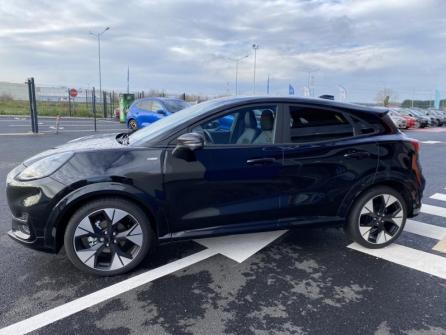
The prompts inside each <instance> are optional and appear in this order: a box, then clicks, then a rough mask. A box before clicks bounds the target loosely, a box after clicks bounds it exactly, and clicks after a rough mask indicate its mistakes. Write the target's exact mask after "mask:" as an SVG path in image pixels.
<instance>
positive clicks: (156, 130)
mask: <svg viewBox="0 0 446 335" xmlns="http://www.w3.org/2000/svg"><path fill="white" fill-rule="evenodd" d="M214 105H216V102H215V101H212V100H210V101H206V102H202V103H199V104H196V105H194V106H191V107H188V108H186V109H182V110H180V111H179V112H177V113H174V114H170V115H169V116H166V117H165V118H162V119H161V120H159V121H156V122H153V123H151V124H150V125H148V126H147V127H144V128H142V129H140V130H138V131H135V132H134V133H133V134H131V135H130V136H129V143H130V145H133V144H139V143H140V142H142V141H144V142H147V141H150V140H151V139H154V138H155V137H157V136H159V135H161V134H162V133H164V132H168V131H169V130H171V129H174V128H176V127H178V126H180V125H181V124H183V123H184V122H186V121H188V120H190V119H192V118H194V117H196V116H199V115H201V114H204V113H206V112H207V111H208V110H209V109H210V108H212V107H213V106H214Z"/></svg>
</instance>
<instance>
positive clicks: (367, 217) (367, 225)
mask: <svg viewBox="0 0 446 335" xmlns="http://www.w3.org/2000/svg"><path fill="white" fill-rule="evenodd" d="M406 218H407V208H406V203H405V201H404V199H403V197H402V196H401V194H399V192H397V191H396V190H394V189H392V188H390V187H384V186H383V187H376V188H373V189H370V190H369V191H367V192H365V193H364V194H362V195H361V196H360V197H359V198H358V199H357V200H356V202H355V203H354V205H353V207H352V210H351V211H350V215H349V217H348V221H347V223H346V231H347V233H348V235H349V236H350V237H351V238H352V239H353V240H354V241H355V242H357V243H359V244H361V245H362V246H365V247H367V248H373V249H377V248H383V247H385V246H387V245H389V244H391V243H392V242H393V241H395V240H396V239H397V238H398V236H399V235H400V234H401V232H402V231H403V229H404V225H405V223H406Z"/></svg>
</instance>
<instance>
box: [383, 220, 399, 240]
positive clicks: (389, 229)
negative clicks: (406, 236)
mask: <svg viewBox="0 0 446 335" xmlns="http://www.w3.org/2000/svg"><path fill="white" fill-rule="evenodd" d="M398 229H400V226H399V225H398V224H396V223H395V222H393V221H386V222H385V223H384V231H385V232H386V233H387V234H388V235H390V237H392V236H393V235H395V234H396V233H397V231H398Z"/></svg>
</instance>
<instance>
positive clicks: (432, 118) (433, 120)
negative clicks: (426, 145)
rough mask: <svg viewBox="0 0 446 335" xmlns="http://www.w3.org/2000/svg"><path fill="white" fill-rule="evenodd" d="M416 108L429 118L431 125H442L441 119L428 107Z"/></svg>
mask: <svg viewBox="0 0 446 335" xmlns="http://www.w3.org/2000/svg"><path fill="white" fill-rule="evenodd" d="M416 110H417V111H418V112H420V113H422V114H423V115H424V116H427V117H428V118H429V125H430V126H431V127H438V126H439V125H440V120H439V119H438V118H437V117H436V116H435V115H433V114H432V113H430V112H429V111H428V110H427V109H421V108H417V109H416Z"/></svg>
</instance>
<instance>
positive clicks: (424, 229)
mask: <svg viewBox="0 0 446 335" xmlns="http://www.w3.org/2000/svg"><path fill="white" fill-rule="evenodd" d="M404 231H407V232H409V233H412V234H417V235H421V236H425V237H429V238H433V239H435V240H441V239H443V238H444V237H445V236H446V228H443V227H439V226H435V225H432V224H427V223H423V222H419V221H414V220H407V221H406V226H405V227H404Z"/></svg>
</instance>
